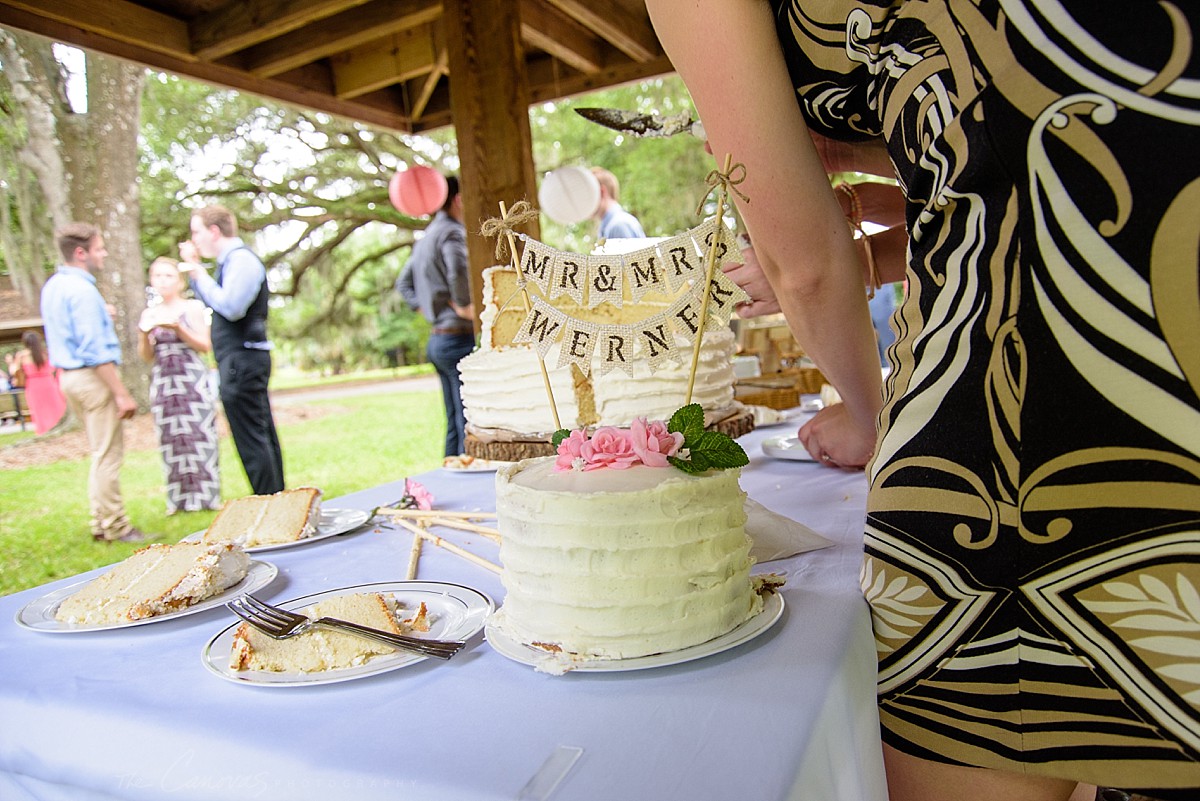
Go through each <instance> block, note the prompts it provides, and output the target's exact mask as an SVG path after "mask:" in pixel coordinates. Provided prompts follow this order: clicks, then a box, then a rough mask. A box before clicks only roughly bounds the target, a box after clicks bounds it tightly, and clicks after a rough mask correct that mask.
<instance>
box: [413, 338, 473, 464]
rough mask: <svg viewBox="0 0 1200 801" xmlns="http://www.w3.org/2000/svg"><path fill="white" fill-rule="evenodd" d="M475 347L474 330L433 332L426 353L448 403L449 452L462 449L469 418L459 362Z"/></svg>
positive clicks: (445, 402) (447, 453) (443, 398)
mask: <svg viewBox="0 0 1200 801" xmlns="http://www.w3.org/2000/svg"><path fill="white" fill-rule="evenodd" d="M474 349H475V335H474V334H430V335H429V344H428V345H427V346H426V347H425V355H426V356H427V357H428V358H429V361H430V362H431V363H432V364H433V366H434V367H435V368H436V369H437V374H438V378H440V379H441V380H442V402H443V403H444V404H445V405H446V456H455V455H457V454H460V453H462V452H463V447H464V446H465V445H466V434H465V433H464V431H463V429H464V428H465V427H466V424H467V421H466V418H465V417H464V416H463V405H462V396H461V394H460V393H459V390H460V388H461V386H462V382H461V381H460V379H459V377H458V362H459V361H460V360H461V359H462V358H463V357H464V356H466V355H468V354H469V353H470V352H471V351H473V350H474Z"/></svg>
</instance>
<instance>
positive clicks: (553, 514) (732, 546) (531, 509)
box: [490, 457, 762, 659]
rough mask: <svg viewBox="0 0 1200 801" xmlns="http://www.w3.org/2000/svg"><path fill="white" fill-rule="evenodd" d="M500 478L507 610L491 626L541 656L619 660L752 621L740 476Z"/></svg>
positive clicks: (518, 469) (538, 462) (546, 470)
mask: <svg viewBox="0 0 1200 801" xmlns="http://www.w3.org/2000/svg"><path fill="white" fill-rule="evenodd" d="M555 461H556V460H555V458H554V457H545V458H539V459H529V460H526V461H522V462H519V463H517V464H514V465H511V466H507V467H502V468H501V469H500V470H499V471H498V472H497V475H496V512H497V519H498V527H499V530H500V535H501V542H502V544H501V546H500V561H501V562H502V565H503V573H502V574H501V575H502V579H503V583H504V587H505V591H506V595H505V601H504V606H503V607H502V608H501V609H500V610H499V611H498V612H497V613H496V616H495V618H494V619H493V621H492V623H491V624H490V625H492V626H494V627H497V628H498V629H499V630H500V631H502V632H504V633H505V634H506V635H507V636H509V637H510V638H512V639H513V640H516V641H518V642H521V643H524V644H526V645H532V646H534V647H537V648H541V649H544V650H545V651H547V653H548V655H550V656H553V655H558V656H559V657H562V658H567V659H622V658H631V657H638V656H645V655H648V654H654V653H660V652H665V651H674V650H678V649H680V648H686V647H688V646H691V645H697V644H699V643H703V642H706V641H708V640H711V639H713V638H714V637H718V636H720V635H722V634H724V633H726V632H728V631H730V630H732V629H733V628H735V627H736V626H738V625H740V624H741V623H742V622H744V621H746V620H747V619H749V618H751V617H752V616H754V615H755V614H757V613H758V612H759V611H760V610H761V608H762V599H761V598H760V596H759V595H758V594H757V593H756V592H755V591H754V589H753V587H752V583H751V579H750V567H751V564H752V561H753V560H752V559H751V557H750V545H751V543H750V539H749V538H748V537H747V535H746V532H745V522H746V514H745V511H744V505H743V501H744V499H745V493H744V492H742V489H741V487H740V486H739V485H738V477H739V475H740V471H739V470H736V469H732V470H710V471H708V472H704V473H699V474H695V475H692V474H688V473H685V472H683V471H681V470H678V469H675V468H674V467H647V466H646V465H644V464H635V465H633V466H631V467H627V468H625V469H607V468H606V469H595V470H586V471H585V470H579V469H575V470H565V471H561V470H556V469H555Z"/></svg>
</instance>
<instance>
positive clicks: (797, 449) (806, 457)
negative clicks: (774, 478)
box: [762, 437, 816, 462]
mask: <svg viewBox="0 0 1200 801" xmlns="http://www.w3.org/2000/svg"><path fill="white" fill-rule="evenodd" d="M762 449H763V453H765V454H766V455H767V456H774V457H775V458H776V459H791V460H793V461H797V462H815V461H816V459H814V458H813V457H812V454H811V453H809V452H808V450H807V449H806V448H805V447H804V445H803V443H801V442H800V438H799V437H771V438H769V439H764V440H763V443H762Z"/></svg>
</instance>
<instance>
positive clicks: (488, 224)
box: [479, 200, 562, 431]
mask: <svg viewBox="0 0 1200 801" xmlns="http://www.w3.org/2000/svg"><path fill="white" fill-rule="evenodd" d="M538 214H539V212H538V210H537V209H535V208H534V207H533V206H532V205H530V203H529V202H528V201H525V200H518V201H517V202H516V203H514V204H513V206H512V208H511V209H509V208H506V207H505V205H504V201H503V200H502V201H500V216H499V217H492V218H491V219H490V220H484V222H483V225H481V226H480V227H479V233H480V234H482V235H483V236H494V237H496V240H497V241H496V259H497V260H498V261H499V260H502V259H504V258H505V256H508V257H509V258H511V260H512V266H513V269H514V270H516V271H517V285H518V286H519V287H520V288H521V300H522V301H523V304H524V306H525V313H526V314H529V309H530V308H531V305H532V304H531V303H530V301H529V289H528V288H527V287H526V286H525V276H524V275H522V273H521V259H520V258H519V257H518V256H517V241H516V235H515V234H514V233H513V227H514V226H517V225H521V224H522V223H527V222H529V221H531V220H534V219H536V218H537V216H538ZM538 367H539V368H541V371H542V384H543V385H544V386H545V387H546V398H547V400H549V401H550V414H551V415H553V416H554V430H555V431H557V430H559V429H560V428H562V423H561V422H560V421H559V419H558V405H557V404H556V403H555V402H554V390H553V389H552V388H551V387H550V374H549V373H548V372H546V360H545V359H544V358H542V354H541V353H538Z"/></svg>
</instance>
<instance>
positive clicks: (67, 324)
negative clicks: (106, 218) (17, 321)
mask: <svg viewBox="0 0 1200 801" xmlns="http://www.w3.org/2000/svg"><path fill="white" fill-rule="evenodd" d="M55 237H56V239H57V241H58V249H59V250H60V251H61V252H62V257H63V263H62V264H61V265H59V268H58V271H57V272H56V273H55V274H54V275H53V276H51V277H50V280H49V281H47V282H46V285H45V286H44V287H43V288H42V301H41V311H42V320H43V321H44V324H45V328H46V349H47V351H48V352H49V355H50V363H51V364H52V365H54V366H55V367H58V368H60V369H61V370H62V374H61V377H60V379H59V385H60V386H61V387H62V391H63V395H65V396H66V398H67V403H69V404H70V406H71V411H72V412H74V413H75V416H76V417H77V418H79V420H80V421H81V422H82V423H83V427H84V429H85V430H86V431H87V438H88V445H89V446H90V448H91V451H92V469H91V472H90V473H89V474H88V506H89V509H90V511H91V526H92V538H93V539H95V540H98V541H103V542H113V541H115V540H119V541H121V542H140V541H142V540H144V539H146V534H145V533H143V532H142V531H139V530H138V529H136V528H134V527H133V526H132V525H130V523H129V518H128V517H127V516H126V515H125V502H124V499H123V498H122V497H121V475H120V473H121V464H122V462H124V460H125V440H124V432H123V430H122V426H123V421H125V420H128V419H129V418H131V417H133V415H134V413H135V412H137V403H136V402H135V401H134V399H133V397H132V396H131V395H130V394H129V391H128V390H127V389H125V385H124V384H123V383H122V382H121V374H120V372H118V370H117V365H119V364H120V363H121V343H120V342H119V341H118V340H117V332H116V329H115V328H114V327H113V321H112V317H111V316H110V315H109V313H108V307H107V306H105V304H104V298H103V297H101V295H100V290H98V289H97V288H96V275H98V274H99V273H100V271H101V270H103V269H104V259H105V257H106V256H108V251H107V250H106V249H105V248H104V237H102V236H100V231H99V230H98V229H97V228H96V227H95V226H93V225H88V224H87V223H79V222H76V223H70V224H69V225H66V226H63V228H62V229H60V230H59V231H58V232H57V233H56V234H55Z"/></svg>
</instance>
